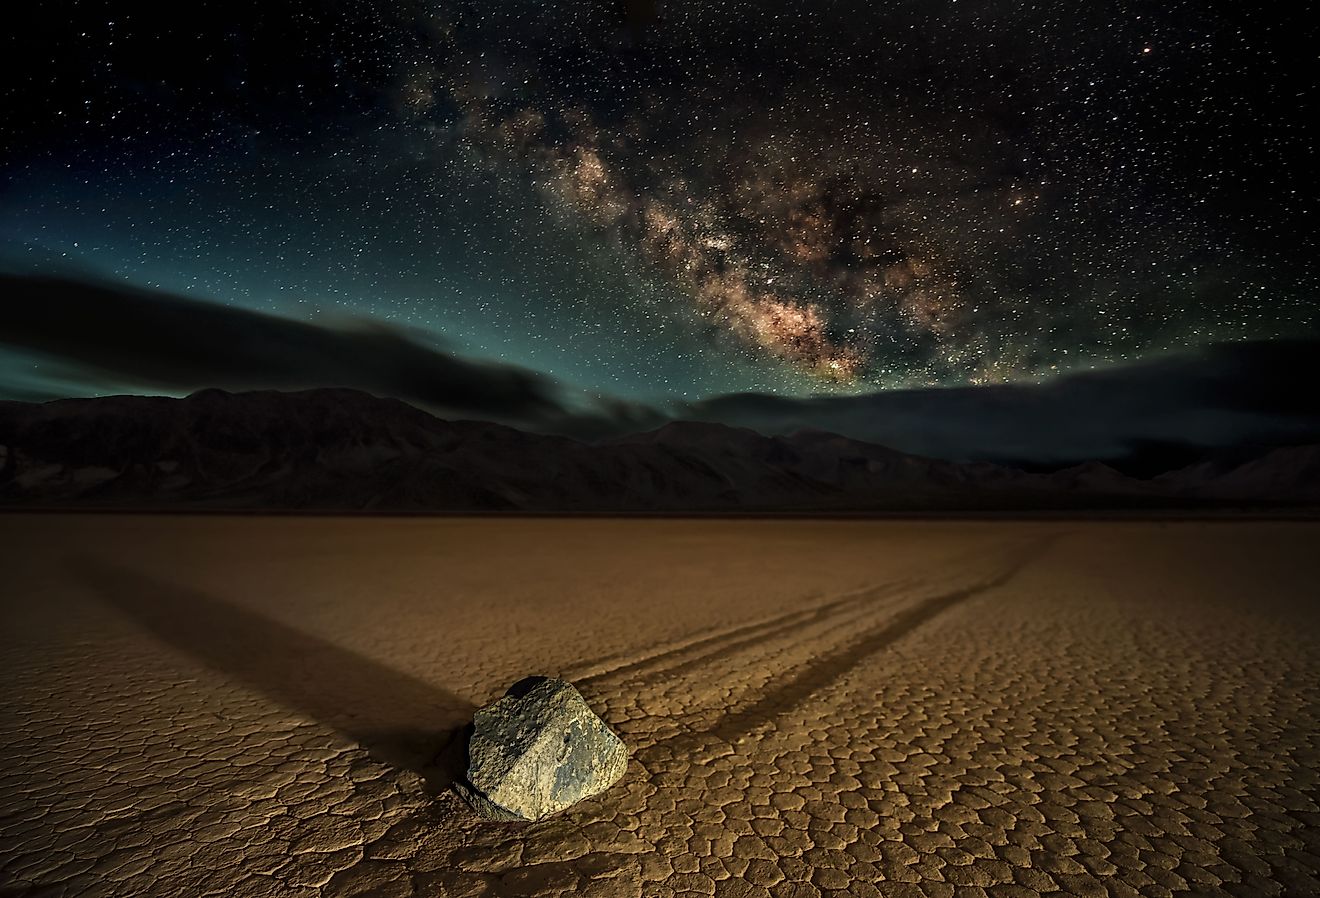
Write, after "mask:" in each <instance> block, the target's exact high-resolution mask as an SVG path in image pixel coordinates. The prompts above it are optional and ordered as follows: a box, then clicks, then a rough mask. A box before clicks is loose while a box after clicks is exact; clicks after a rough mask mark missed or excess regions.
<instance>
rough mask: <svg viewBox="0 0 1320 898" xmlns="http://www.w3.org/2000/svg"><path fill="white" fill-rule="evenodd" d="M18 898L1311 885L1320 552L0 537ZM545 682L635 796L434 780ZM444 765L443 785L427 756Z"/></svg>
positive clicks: (1313, 890) (815, 537)
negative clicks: (548, 798)
mask: <svg viewBox="0 0 1320 898" xmlns="http://www.w3.org/2000/svg"><path fill="white" fill-rule="evenodd" d="M0 547H2V548H0V553H3V577H4V579H3V586H2V591H3V615H4V617H3V622H2V626H0V683H3V686H2V687H0V688H2V689H3V707H2V708H0V711H2V712H3V713H2V714H0V883H2V884H3V885H0V893H3V894H4V895H29V894H31V895H70V896H73V895H77V896H85V898H90V896H97V895H117V896H118V895H123V896H129V895H133V896H141V895H168V896H185V895H186V896H204V895H224V896H227V898H243V896H290V898H298V896H314V895H326V896H343V895H373V896H386V898H388V896H408V895H419V896H421V895H434V896H446V895H483V894H486V895H508V896H513V895H569V894H572V895H581V896H584V898H587V896H596V895H621V896H643V895H644V896H647V898H652V896H670V895H712V894H714V895H722V896H761V898H764V896H766V895H773V896H816V895H827V894H831V893H832V894H835V895H856V896H866V895H896V896H898V895H929V896H950V895H967V896H973V895H977V896H979V895H984V894H989V895H995V896H1001V895H1002V896H1029V895H1037V894H1062V895H1076V896H1089V895H1144V896H1157V895H1170V894H1196V895H1224V894H1229V895H1243V896H1257V895H1272V894H1288V895H1298V896H1302V895H1320V805H1318V804H1317V802H1318V801H1320V776H1318V774H1317V767H1318V766H1320V585H1318V584H1320V527H1318V526H1315V525H1310V524H1270V523H1238V524H1231V523H1115V522H1110V523H1071V522H1069V523H1057V522H1055V523H1045V522H1040V523H1011V522H1000V523H992V522H978V523H954V522H905V521H885V522H860V521H847V522H844V521H814V522H803V521H796V522H794V521H729V520H725V521H697V522H693V521H655V520H586V519H576V520H497V519H475V520H436V519H370V520H349V519H336V518H310V519H309V518H303V519H299V518H277V519H269V518H251V517H247V518H244V517H230V518H205V517H183V518H173V517H160V516H157V517H134V516H111V515H105V516H85V517H84V516H64V515H32V516H0ZM530 673H546V674H554V675H560V676H566V677H568V678H570V679H572V680H574V681H575V682H577V683H578V684H579V685H580V687H581V689H582V692H583V694H584V695H585V696H586V697H587V699H588V700H589V701H590V702H591V703H592V705H593V706H594V707H595V708H597V710H598V711H599V712H600V713H601V714H602V715H603V716H604V717H605V719H606V720H607V721H609V722H610V724H611V725H613V726H614V727H615V729H616V730H617V731H618V732H619V733H620V734H621V735H622V736H623V738H624V740H625V741H626V742H627V743H628V745H629V746H630V748H631V749H632V752H633V759H632V761H631V762H630V765H629V770H628V774H627V775H626V776H625V778H624V780H623V781H622V782H621V783H620V784H619V785H617V786H616V787H615V788H614V789H612V790H611V791H610V792H608V793H607V794H605V795H603V796H601V797H599V798H597V799H593V800H590V801H588V802H585V803H583V804H581V805H579V806H577V807H575V808H574V809H572V810H571V811H569V812H568V813H567V814H565V815H562V816H561V817H559V818H556V819H553V820H551V821H548V822H545V823H542V824H536V825H531V826H519V825H509V824H492V823H486V822H481V821H479V820H477V819H475V818H474V817H472V816H471V815H470V814H469V813H467V812H466V811H465V809H464V807H463V806H462V805H461V804H460V803H459V802H458V801H457V799H456V798H454V796H453V795H452V793H451V792H449V791H448V789H447V783H448V782H450V777H451V776H452V774H453V767H454V757H455V755H456V752H455V750H454V738H453V734H454V733H455V732H456V731H457V729H458V728H459V727H461V726H462V725H463V724H465V723H466V722H467V721H468V720H470V718H471V713H472V710H473V706H474V703H483V702H486V701H488V700H490V699H492V698H493V697H495V696H497V695H498V694H501V693H502V691H503V689H504V688H505V687H506V686H507V685H508V684H510V683H511V682H513V681H514V680H517V679H518V678H520V677H522V676H523V675H525V674H530ZM437 759H438V760H437Z"/></svg>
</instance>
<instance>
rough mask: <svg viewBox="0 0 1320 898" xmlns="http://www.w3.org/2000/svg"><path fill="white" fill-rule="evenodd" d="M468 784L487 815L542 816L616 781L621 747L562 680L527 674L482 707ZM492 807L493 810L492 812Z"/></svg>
mask: <svg viewBox="0 0 1320 898" xmlns="http://www.w3.org/2000/svg"><path fill="white" fill-rule="evenodd" d="M468 752H469V761H468V774H467V779H468V783H467V784H468V785H469V786H470V787H471V788H472V789H473V790H474V791H476V792H478V793H480V797H481V798H484V799H485V801H488V802H490V803H492V804H494V805H495V806H496V808H488V807H486V805H485V802H483V801H477V802H475V803H474V804H475V806H476V807H477V809H478V810H479V811H481V812H483V813H485V814H486V815H487V816H494V817H504V816H505V815H503V814H500V813H498V811H499V810H503V811H507V812H508V816H511V817H512V818H514V819H520V820H541V819H543V818H545V817H548V816H550V815H552V814H556V813H558V812H559V811H562V810H564V809H566V808H568V807H571V806H572V805H574V804H576V803H577V802H579V801H581V800H582V799H584V798H589V797H590V796H592V795H597V794H599V793H601V792H603V791H604V790H606V789H608V788H609V787H610V786H612V785H614V784H615V783H616V782H618V781H619V779H620V777H622V776H623V772H624V770H625V768H626V767H627V765H628V749H627V748H626V747H625V746H624V744H623V742H622V741H621V740H620V739H619V737H618V736H616V735H614V733H613V732H611V731H610V729H609V727H607V726H606V725H605V723H604V721H602V720H601V719H600V718H599V717H597V716H596V714H595V712H594V711H592V710H591V708H590V706H588V705H587V703H586V701H585V700H584V699H583V698H582V695H581V694H580V693H579V692H578V691H577V690H576V689H575V688H573V686H572V685H571V684H569V683H566V682H564V681H563V680H555V679H551V678H549V677H528V678H527V679H525V680H522V681H520V682H519V683H517V684H515V685H514V686H513V687H512V688H511V689H510V690H509V694H507V695H505V696H504V697H503V698H501V699H499V700H498V701H496V702H494V703H493V704H491V705H489V706H488V707H485V708H482V709H481V710H480V711H478V712H477V713H476V716H475V718H474V720H473V734H472V740H471V743H470V744H469V747H468ZM492 811H494V813H491V812H492Z"/></svg>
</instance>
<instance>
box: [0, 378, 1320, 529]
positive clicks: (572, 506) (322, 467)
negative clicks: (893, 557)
mask: <svg viewBox="0 0 1320 898" xmlns="http://www.w3.org/2000/svg"><path fill="white" fill-rule="evenodd" d="M1317 500H1320V447H1316V446H1305V447H1292V448H1283V449H1277V450H1274V451H1272V452H1269V453H1267V454H1265V455H1263V456H1261V457H1259V458H1256V459H1253V460H1251V461H1249V462H1247V463H1246V464H1242V465H1240V466H1237V467H1234V468H1232V469H1230V470H1227V471H1224V470H1221V469H1220V468H1218V467H1216V466H1213V465H1191V466H1189V467H1187V468H1184V469H1181V470H1179V471H1175V472H1170V473H1168V474H1165V475H1161V476H1160V477H1157V478H1154V479H1151V480H1138V479H1134V478H1131V477H1128V476H1126V475H1124V474H1122V473H1120V472H1119V471H1116V470H1114V469H1113V468H1111V467H1109V466H1107V465H1104V464H1102V463H1099V462H1091V463H1087V464H1083V465H1078V466H1075V467H1072V468H1067V469H1064V470H1061V471H1056V472H1052V473H1032V472H1027V471H1022V470H1019V469H1016V468H1013V467H1010V466H1007V465H1000V464H993V463H989V462H975V463H955V462H949V461H941V460H939V459H932V458H924V457H921V456H916V455H909V454H906V453H903V452H898V451H895V450H893V449H889V448H887V447H884V446H878V445H875V444H871V443H866V442H862V441H859V440H853V439H850V438H848V437H844V436H840V435H838V434H832V433H828V432H823V431H818V430H802V431H797V432H794V433H792V434H789V435H787V436H764V435H762V434H760V433H757V432H755V431H752V430H748V429H745V428H738V427H728V426H725V425H722V424H713V423H700V422H690V421H675V422H670V423H668V424H665V425H664V426H662V427H660V428H658V429H656V430H652V431H649V432H646V433H639V434H633V435H630V436H625V437H617V438H613V439H609V440H603V441H600V442H596V443H585V442H581V441H578V440H573V439H570V438H567V437H560V436H550V435H544V434H534V433H527V432H524V431H520V430H517V429H514V428H511V427H506V426H503V425H500V424H493V423H487V422H480V421H448V420H442V419H440V418H436V417H434V416H432V415H430V414H428V413H427V412H424V411H422V410H420V409H418V408H415V407H413V406H411V405H408V404H407V403H404V402H401V401H399V400H395V399H381V398H377V397H375V396H371V395H369V394H367V393H362V392H359V391H355V390H347V389H318V390H307V391H302V392H276V391H258V392H250V393H227V392H224V391H221V390H203V391H201V392H198V393H195V394H193V395H191V396H188V397H186V398H183V399H172V398H164V397H146V396H111V397H104V398H98V399H66V400H58V401H54V402H48V403H41V404H35V403H22V402H0V502H3V503H4V504H6V505H9V506H17V507H34V506H42V507H87V508H93V507H101V508H144V509H145V508H216V509H220V508H230V509H240V508H241V509H271V510H297V509H306V510H327V511H329V510H345V511H347V510H375V511H436V512H443V511H500V510H504V511H535V512H553V511H564V512H587V511H600V512H610V511H617V512H689V511H690V512H739V511H749V512H756V511H783V512H792V511H801V512H828V511H888V510H916V511H919V510H925V509H930V510H937V509H969V510H970V509H1029V508H1091V507H1095V508H1101V507H1150V506H1170V505H1174V506H1181V507H1186V506H1199V505H1204V504H1207V503H1225V502H1227V503H1238V504H1242V503H1255V504H1306V503H1314V502H1316V501H1317Z"/></svg>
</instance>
